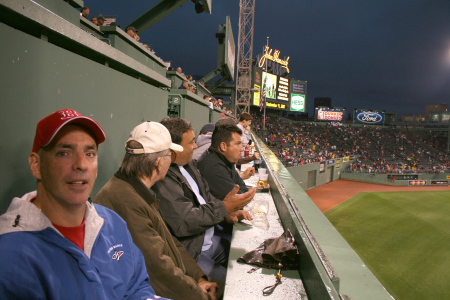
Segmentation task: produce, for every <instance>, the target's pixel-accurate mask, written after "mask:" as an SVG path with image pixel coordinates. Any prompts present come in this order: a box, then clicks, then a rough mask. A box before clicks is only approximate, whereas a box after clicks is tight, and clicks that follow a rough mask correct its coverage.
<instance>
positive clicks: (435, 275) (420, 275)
mask: <svg viewBox="0 0 450 300" xmlns="http://www.w3.org/2000/svg"><path fill="white" fill-rule="evenodd" d="M352 186H353V188H355V183H353V184H352ZM447 189H448V188H447ZM312 199H313V200H314V198H312ZM314 202H316V201H314ZM317 203H318V202H316V204H317ZM325 215H326V216H327V218H328V219H329V220H330V221H331V223H333V225H334V226H335V227H336V229H337V230H338V231H339V232H340V233H341V235H342V236H343V237H344V238H345V239H346V240H347V242H348V243H349V244H350V245H351V246H352V248H353V249H354V250H355V251H356V252H357V253H358V255H359V256H360V257H361V259H362V260H363V261H364V263H365V264H366V265H367V267H369V269H370V270H371V271H372V272H373V273H374V274H375V276H376V277H377V278H378V279H379V280H380V282H381V283H382V284H383V286H384V287H385V288H386V289H387V291H388V292H389V293H390V294H391V295H392V296H393V297H394V298H395V299H397V300H403V299H404V300H414V299H417V300H419V299H420V300H424V299H430V300H438V299H442V300H443V299H450V190H442V191H432V190H427V189H423V190H417V189H414V190H410V191H389V192H378V191H375V192H359V193H356V195H355V196H353V197H351V198H350V199H347V200H345V201H343V202H341V203H340V204H338V205H336V206H334V207H332V208H329V209H327V210H326V211H325Z"/></svg>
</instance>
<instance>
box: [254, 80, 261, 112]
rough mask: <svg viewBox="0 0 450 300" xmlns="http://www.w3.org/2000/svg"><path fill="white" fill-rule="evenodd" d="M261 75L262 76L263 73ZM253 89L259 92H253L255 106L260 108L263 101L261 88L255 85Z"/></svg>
mask: <svg viewBox="0 0 450 300" xmlns="http://www.w3.org/2000/svg"><path fill="white" fill-rule="evenodd" d="M259 74H260V75H261V73H259ZM253 87H254V88H255V89H257V90H258V91H257V92H253V105H256V106H259V101H260V100H261V92H260V90H261V86H260V85H258V84H255V85H254V86H253Z"/></svg>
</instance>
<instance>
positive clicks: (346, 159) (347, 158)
mask: <svg viewBox="0 0 450 300" xmlns="http://www.w3.org/2000/svg"><path fill="white" fill-rule="evenodd" d="M349 160H350V157H349V156H346V157H343V158H342V161H343V162H347V161H349Z"/></svg>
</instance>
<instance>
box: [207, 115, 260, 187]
mask: <svg viewBox="0 0 450 300" xmlns="http://www.w3.org/2000/svg"><path fill="white" fill-rule="evenodd" d="M223 124H228V125H236V122H235V121H234V120H233V119H231V118H222V119H219V120H218V121H217V122H216V126H218V125H223ZM238 127H239V126H238ZM241 136H242V135H241ZM211 137H212V135H211ZM250 141H251V140H250ZM210 145H211V144H210ZM241 154H242V152H241ZM259 158H260V155H259V153H258V152H255V153H254V154H253V155H252V156H248V157H240V158H239V159H238V161H237V162H236V166H237V167H238V168H239V169H241V165H243V164H247V163H249V162H252V161H254V160H257V159H259ZM199 159H200V158H199ZM240 175H241V177H242V179H249V178H250V177H251V176H253V175H255V168H253V167H249V168H247V169H246V170H245V171H244V172H242V173H240Z"/></svg>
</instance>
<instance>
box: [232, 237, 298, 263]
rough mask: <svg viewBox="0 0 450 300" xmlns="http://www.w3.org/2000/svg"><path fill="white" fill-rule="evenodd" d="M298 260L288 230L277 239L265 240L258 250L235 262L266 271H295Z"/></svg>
mask: <svg viewBox="0 0 450 300" xmlns="http://www.w3.org/2000/svg"><path fill="white" fill-rule="evenodd" d="M298 258H299V253H298V249H297V246H296V245H295V240H294V237H293V236H292V233H291V231H290V230H289V229H288V230H286V231H285V232H284V233H283V234H282V235H281V236H279V237H277V238H270V239H267V240H265V241H264V242H263V243H262V244H261V245H259V246H258V248H256V249H255V250H253V251H250V252H248V253H246V254H244V255H243V256H241V257H240V258H239V259H238V260H237V261H238V262H242V263H246V264H250V265H257V266H259V267H263V268H268V269H282V270H295V269H298ZM280 263H281V265H282V267H281V268H280V266H279V264H280Z"/></svg>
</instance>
